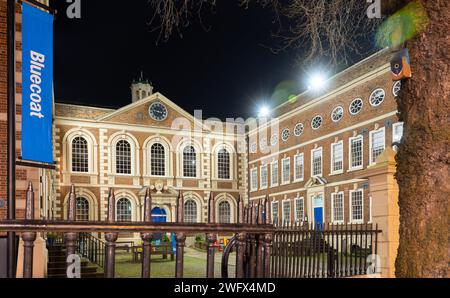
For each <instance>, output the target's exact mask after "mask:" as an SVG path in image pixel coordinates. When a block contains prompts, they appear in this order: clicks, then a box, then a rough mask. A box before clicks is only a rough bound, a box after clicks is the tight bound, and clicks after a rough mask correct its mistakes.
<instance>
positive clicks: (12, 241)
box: [7, 0, 17, 278]
mask: <svg viewBox="0 0 450 298" xmlns="http://www.w3.org/2000/svg"><path fill="white" fill-rule="evenodd" d="M7 7H8V9H7V18H8V21H7V22H8V29H7V30H8V37H7V39H8V41H7V43H8V45H7V47H8V178H7V185H8V212H7V216H8V220H15V219H16V38H15V34H16V1H15V0H8V3H7ZM16 250H17V249H16V233H14V232H8V246H7V269H8V272H7V273H8V278H15V277H16V262H17V260H16Z"/></svg>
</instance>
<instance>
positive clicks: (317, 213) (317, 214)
mask: <svg viewBox="0 0 450 298" xmlns="http://www.w3.org/2000/svg"><path fill="white" fill-rule="evenodd" d="M314 223H315V225H316V227H321V226H322V224H323V207H317V208H314Z"/></svg>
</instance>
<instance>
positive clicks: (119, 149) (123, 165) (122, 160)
mask: <svg viewBox="0 0 450 298" xmlns="http://www.w3.org/2000/svg"><path fill="white" fill-rule="evenodd" d="M116 173H117V174H131V145H130V143H128V142H127V141H125V140H122V141H119V142H117V144H116Z"/></svg>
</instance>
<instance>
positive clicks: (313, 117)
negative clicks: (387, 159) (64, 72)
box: [0, 0, 402, 237]
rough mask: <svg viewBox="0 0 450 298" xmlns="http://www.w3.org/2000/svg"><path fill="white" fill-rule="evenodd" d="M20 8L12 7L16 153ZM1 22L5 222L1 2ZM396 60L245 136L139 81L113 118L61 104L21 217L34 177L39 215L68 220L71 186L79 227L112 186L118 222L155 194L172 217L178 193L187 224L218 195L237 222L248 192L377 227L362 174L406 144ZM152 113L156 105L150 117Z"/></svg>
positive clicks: (100, 209)
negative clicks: (50, 156) (46, 157)
mask: <svg viewBox="0 0 450 298" xmlns="http://www.w3.org/2000/svg"><path fill="white" fill-rule="evenodd" d="M44 3H45V1H44ZM19 10H20V7H19V6H17V11H18V13H17V31H18V32H17V34H16V39H17V46H16V48H17V53H16V57H17V66H16V67H17V71H16V81H17V95H16V102H17V125H16V126H17V157H19V156H20V132H21V122H20V120H21V117H20V114H21V109H20V108H21V72H20V69H21V61H20V60H21V51H20V50H21V34H20V21H21V17H20V11H19ZM0 24H1V26H0V35H1V38H0V129H1V131H0V219H1V218H5V217H6V208H7V206H6V195H7V194H6V191H7V187H6V186H7V185H6V181H7V176H6V175H7V171H6V170H7V168H6V167H7V133H6V132H7V67H6V66H7V65H6V63H7V56H6V0H0ZM389 60H390V55H389V53H388V52H386V51H382V52H380V53H377V54H375V55H373V56H371V57H369V58H367V59H365V60H364V61H362V62H360V63H358V64H356V65H354V66H352V67H350V68H349V69H347V70H345V71H343V72H341V73H339V74H337V75H336V76H334V77H333V78H332V79H330V80H329V82H328V86H327V89H326V90H324V91H322V92H321V94H315V93H313V92H312V91H308V92H305V93H303V94H301V95H299V96H297V97H295V98H293V99H290V100H289V101H287V102H286V103H284V104H282V105H280V106H278V107H276V108H274V109H273V110H272V116H273V119H271V120H270V121H269V122H267V123H266V124H264V123H262V122H260V125H259V126H257V127H251V128H250V130H249V131H248V132H247V133H246V132H244V131H243V130H242V129H238V128H237V127H238V125H236V124H230V125H228V126H226V127H225V128H223V127H222V128H220V127H219V123H216V122H214V121H203V120H198V119H195V118H194V117H193V116H192V115H190V114H189V113H187V112H186V111H184V110H182V109H181V108H180V107H178V106H177V105H176V104H175V103H174V102H172V101H170V100H169V99H167V98H166V97H164V96H163V95H162V94H160V93H153V86H151V85H150V84H148V82H145V81H143V80H140V81H139V82H135V83H134V84H133V86H132V96H131V98H132V101H133V102H132V103H131V104H130V105H127V106H125V107H123V108H120V109H117V110H114V109H104V108H95V107H87V106H78V105H68V104H58V103H57V104H55V109H54V110H55V111H54V113H55V115H54V131H53V134H54V154H55V161H56V167H57V168H56V171H44V170H37V169H32V168H24V167H17V209H18V213H17V216H18V217H19V218H20V217H21V216H22V214H23V208H24V198H25V190H26V186H27V182H28V181H33V182H34V185H35V188H36V189H37V191H38V193H39V195H37V196H36V197H37V204H36V208H37V209H38V211H39V213H37V214H40V216H41V218H55V219H63V218H65V217H66V214H65V210H67V208H66V201H67V196H68V192H69V187H70V185H71V184H75V185H76V187H77V191H78V193H77V197H78V199H79V202H78V205H77V206H78V211H79V218H80V219H89V220H102V219H105V217H106V199H107V195H108V189H109V188H110V187H114V189H115V192H116V197H117V204H118V205H117V206H118V207H117V209H118V214H117V217H118V219H122V220H140V219H141V217H142V199H143V194H144V191H145V188H146V187H147V186H150V187H151V188H152V191H153V197H154V204H155V206H154V207H155V208H157V210H156V209H155V216H156V215H158V216H163V217H166V220H168V221H172V220H174V214H175V197H176V195H177V193H178V192H180V191H181V192H182V193H183V194H184V196H185V198H186V202H188V204H187V205H186V206H185V207H186V210H187V211H186V212H187V213H186V214H185V217H186V218H188V220H189V221H196V222H205V221H206V216H207V200H208V198H209V196H210V194H211V193H212V194H213V195H214V196H215V198H216V210H217V212H216V218H217V219H218V221H222V222H234V221H236V203H237V198H238V196H239V195H241V196H242V197H243V198H244V199H245V200H246V201H247V198H248V197H247V195H248V194H249V195H250V197H249V198H250V200H252V201H257V200H259V199H262V198H265V197H266V196H269V198H270V199H271V200H272V217H273V218H275V219H276V221H277V223H278V224H279V223H281V222H283V221H288V222H291V223H292V222H295V221H309V222H315V221H320V222H325V223H328V222H334V223H348V222H353V223H366V222H370V221H371V220H372V216H371V206H372V204H373V202H372V198H371V194H370V193H369V189H370V186H369V185H368V180H366V179H363V178H360V175H359V174H360V173H361V171H364V170H365V169H367V168H370V166H371V165H373V164H374V163H376V158H377V157H378V156H379V155H380V154H381V153H382V152H383V151H384V149H386V148H388V147H393V143H395V142H398V141H400V139H401V136H402V124H401V123H399V122H398V118H397V115H396V114H397V110H396V102H395V93H396V92H398V90H399V88H400V85H399V84H393V82H392V80H391V78H390V68H389ZM152 106H158V107H157V108H156V109H154V111H152V108H151V107H152ZM161 113H162V118H161ZM158 117H160V119H158ZM249 123H250V121H249ZM218 127H219V129H217V128H218ZM247 138H248V139H249V143H248V145H247V144H246V139H247ZM186 148H187V149H186ZM247 150H248V151H250V153H249V154H248V151H247ZM74 153H75V155H74ZM313 157H314V158H313ZM186 160H189V161H191V162H195V166H193V167H190V166H189V165H188V164H187V163H186ZM226 168H228V170H226ZM219 176H221V177H219ZM39 178H40V179H39ZM36 186H38V187H36ZM119 207H120V208H119ZM156 213H158V214H156ZM128 236H130V235H128ZM130 237H131V236H130Z"/></svg>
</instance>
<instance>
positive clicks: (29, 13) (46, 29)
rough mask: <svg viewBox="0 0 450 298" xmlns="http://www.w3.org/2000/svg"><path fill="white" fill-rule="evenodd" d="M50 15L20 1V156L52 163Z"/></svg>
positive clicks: (51, 49)
mask: <svg viewBox="0 0 450 298" xmlns="http://www.w3.org/2000/svg"><path fill="white" fill-rule="evenodd" d="M52 118H53V15H51V14H49V13H47V12H44V11H42V10H41V9H38V8H36V7H34V6H31V5H29V4H27V3H23V4H22V159H23V160H29V161H35V162H43V163H53V142H52Z"/></svg>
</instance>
